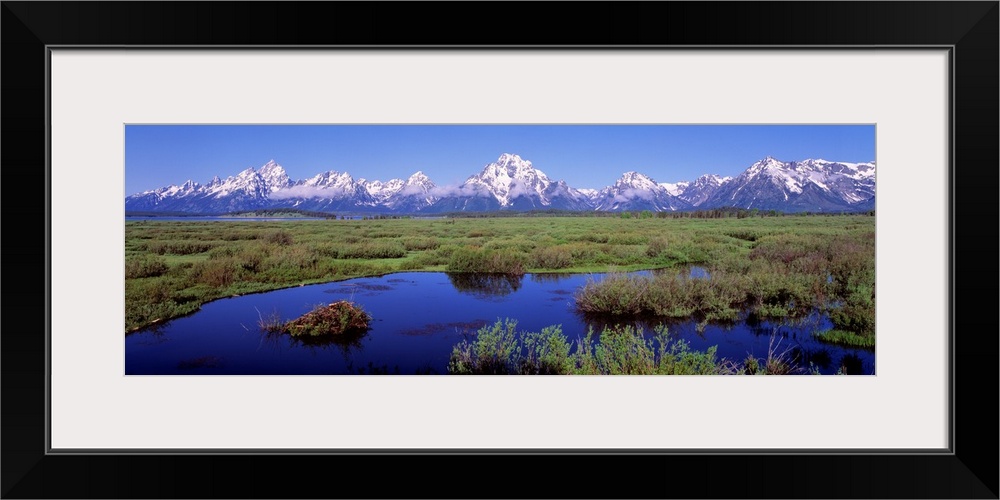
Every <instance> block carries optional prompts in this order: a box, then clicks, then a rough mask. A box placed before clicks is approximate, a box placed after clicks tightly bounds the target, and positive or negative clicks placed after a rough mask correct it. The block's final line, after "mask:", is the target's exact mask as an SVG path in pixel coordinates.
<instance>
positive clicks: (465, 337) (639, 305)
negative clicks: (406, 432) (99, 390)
mask: <svg viewBox="0 0 1000 500" xmlns="http://www.w3.org/2000/svg"><path fill="white" fill-rule="evenodd" d="M278 215H279V216H278V217H274V218H267V219H264V220H261V219H258V218H242V219H233V218H218V219H213V218H210V217H204V218H198V219H191V220H184V218H176V219H170V220H158V218H155V217H154V218H126V221H125V225H124V232H125V263H124V264H125V269H124V271H125V283H124V284H125V318H124V335H125V360H126V367H125V368H126V374H130V375H140V374H141V375H151V374H199V375H205V374H261V375H263V374H400V375H413V374H442V375H443V374H584V375H597V374H682V375H683V374H689V375H696V374H697V375H735V374H747V375H749V374H802V375H808V374H863V375H872V374H874V373H875V345H876V342H875V339H876V336H875V216H874V212H867V213H857V214H823V215H815V214H813V215H809V214H795V215H793V214H781V213H777V212H773V211H772V212H770V213H768V212H763V211H760V212H758V211H743V210H714V211H700V212H687V213H668V212H649V211H636V212H627V211H626V212H621V213H593V212H590V213H588V212H581V213H564V214H545V213H541V214H532V213H523V214H514V215H509V216H502V217H501V216H460V217H450V216H443V217H437V218H426V219H423V218H410V217H378V216H372V217H360V218H339V219H338V218H330V219H309V218H301V217H300V218H298V219H287V220H286V219H282V218H280V214H278Z"/></svg>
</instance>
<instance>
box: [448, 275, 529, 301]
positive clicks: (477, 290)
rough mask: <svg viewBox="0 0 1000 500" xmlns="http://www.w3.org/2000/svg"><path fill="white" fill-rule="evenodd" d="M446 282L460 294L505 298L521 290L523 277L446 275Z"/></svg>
mask: <svg viewBox="0 0 1000 500" xmlns="http://www.w3.org/2000/svg"><path fill="white" fill-rule="evenodd" d="M446 274H447V275H448V281H450V282H451V285H452V286H454V287H455V290H458V291H459V292H461V293H466V294H469V295H472V296H474V297H477V298H481V299H491V298H498V297H505V296H507V295H510V294H512V293H514V292H516V291H518V290H520V288H521V280H523V279H524V276H518V275H513V274H491V273H446Z"/></svg>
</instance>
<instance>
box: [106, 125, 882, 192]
mask: <svg viewBox="0 0 1000 500" xmlns="http://www.w3.org/2000/svg"><path fill="white" fill-rule="evenodd" d="M502 153H513V154H517V155H519V156H521V158H523V159H525V160H528V161H530V162H532V164H533V165H534V167H535V168H536V169H538V170H541V171H542V172H545V174H546V175H548V176H549V178H550V179H553V180H558V179H563V180H565V181H566V182H567V183H568V184H569V185H570V186H573V187H576V188H597V189H599V188H602V187H604V186H608V185H610V184H613V183H614V181H615V180H616V179H618V178H619V177H620V176H621V174H622V173H624V172H627V171H630V170H635V171H638V172H641V173H644V174H646V175H648V176H650V177H652V178H653V179H655V180H656V181H658V182H677V181H683V180H692V179H694V178H696V177H698V176H699V175H703V174H719V175H722V176H727V175H731V176H735V175H738V174H739V173H740V172H742V171H743V170H746V168H747V167H749V166H750V165H751V164H753V163H754V162H755V161H757V160H760V159H761V158H764V157H765V156H773V157H775V158H777V159H779V160H782V161H798V160H804V159H807V158H822V159H826V160H836V161H845V162H865V161H873V160H875V126H874V125H127V126H126V127H125V194H126V195H129V194H134V193H137V192H141V191H146V190H149V189H156V188H159V187H163V186H168V185H171V184H181V183H183V182H184V181H186V180H188V179H190V180H193V181H195V182H199V183H202V184H204V183H206V182H208V181H209V180H210V179H211V178H212V177H213V176H215V175H218V176H219V177H221V178H223V179H225V178H226V177H228V176H230V175H236V174H238V173H239V172H240V171H242V170H245V169H246V168H248V167H255V168H256V167H259V166H261V165H263V164H265V163H267V162H268V160H271V159H273V160H275V161H276V162H278V163H279V164H280V165H281V166H282V167H284V168H285V170H286V171H287V172H288V176H289V177H290V178H292V179H293V180H297V179H304V178H308V177H312V176H313V175H315V174H318V173H320V172H325V171H328V170H336V171H338V172H345V171H346V172H348V173H350V174H351V175H352V176H353V177H354V178H355V179H358V178H362V177H363V178H366V179H369V180H372V179H379V180H382V181H386V180H389V179H391V178H401V179H405V178H407V177H409V176H410V174H412V173H414V172H416V171H418V170H421V171H423V172H424V173H425V174H426V175H427V176H428V177H430V178H431V180H432V181H434V183H435V184H437V185H439V186H456V185H459V184H461V183H462V182H464V181H465V179H466V178H468V177H469V176H470V175H473V174H476V173H478V172H479V171H480V170H481V169H482V168H483V166H485V165H486V164H488V163H490V162H492V161H495V160H496V159H497V157H499V156H500V155H501V154H502Z"/></svg>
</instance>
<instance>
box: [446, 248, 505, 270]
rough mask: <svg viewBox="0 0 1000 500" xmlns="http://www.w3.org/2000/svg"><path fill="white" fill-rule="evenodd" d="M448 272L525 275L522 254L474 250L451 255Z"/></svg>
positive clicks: (466, 249)
mask: <svg viewBox="0 0 1000 500" xmlns="http://www.w3.org/2000/svg"><path fill="white" fill-rule="evenodd" d="M448 270H449V271H453V272H463V273H494V274H515V275H520V274H524V259H523V258H522V257H521V254H515V253H513V252H501V251H497V250H485V249H474V248H459V249H456V250H455V251H454V252H453V253H452V254H451V259H450V260H449V261H448Z"/></svg>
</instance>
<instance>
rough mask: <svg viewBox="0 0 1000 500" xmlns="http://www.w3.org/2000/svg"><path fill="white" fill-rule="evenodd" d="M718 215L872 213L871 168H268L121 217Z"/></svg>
mask: <svg viewBox="0 0 1000 500" xmlns="http://www.w3.org/2000/svg"><path fill="white" fill-rule="evenodd" d="M720 207H738V208H747V209H752V208H758V209H762V210H779V211H785V212H801V211H817V212H824V211H845V210H846V211H864V210H871V209H873V208H874V207H875V163H874V162H869V163H848V162H835V161H827V160H822V159H809V160H802V161H791V162H783V161H779V160H776V159H774V158H772V157H770V156H769V157H766V158H764V159H763V160H760V161H758V162H756V163H754V164H753V165H751V166H750V167H749V168H747V169H746V170H745V171H744V172H743V173H742V174H740V175H738V176H736V177H720V176H718V175H703V176H701V177H698V178H697V179H694V180H692V181H681V182H675V183H666V182H657V181H656V180H654V179H653V178H651V177H649V176H648V175H645V174H642V173H639V172H636V171H630V172H625V173H624V174H622V176H621V178H619V179H618V180H617V181H615V183H614V184H612V185H611V186H607V187H605V188H603V189H577V188H573V187H570V186H569V185H568V184H566V182H565V181H563V180H558V181H553V180H552V179H550V178H549V177H548V176H546V175H545V173H544V172H542V171H541V170H538V169H536V168H535V167H534V166H533V165H532V163H531V162H530V161H528V160H524V159H522V158H521V157H520V156H518V155H516V154H510V153H504V154H502V155H500V157H499V158H498V159H497V160H496V161H495V162H492V163H490V164H488V165H486V166H484V167H483V168H482V170H481V171H480V172H479V173H478V174H475V175H473V176H471V177H469V178H468V179H466V181H465V182H464V183H463V184H461V185H460V186H456V187H440V186H437V185H436V184H434V182H432V181H431V180H430V178H428V177H427V176H426V175H424V173H423V172H419V171H418V172H416V173H414V174H413V175H411V176H410V177H409V178H408V179H405V180H403V179H390V180H388V181H385V182H383V181H380V180H367V179H364V178H359V179H354V178H353V177H352V176H351V175H350V174H348V173H347V172H339V171H334V170H331V171H328V172H323V173H320V174H316V175H315V176H313V177H310V178H308V179H303V180H296V181H293V180H291V179H289V177H288V175H287V174H286V173H285V169H284V168H282V167H281V165H278V164H277V163H275V162H274V160H271V161H269V162H267V163H266V164H264V165H263V166H261V167H259V168H253V167H250V168H247V169H246V170H244V171H242V172H240V173H239V174H237V175H235V176H230V177H227V178H226V179H224V180H223V179H220V178H219V177H218V176H216V177H214V178H213V179H212V180H211V181H209V183H208V184H204V185H201V184H198V183H197V182H193V181H190V180H189V181H187V182H185V183H183V184H181V185H175V186H167V187H163V188H159V189H155V190H151V191H145V192H142V193H137V194H133V195H131V196H127V197H126V198H125V210H126V211H127V212H189V213H222V212H230V211H239V210H252V209H263V208H272V209H273V208H297V209H302V210H314V211H326V212H344V211H347V212H395V213H441V212H454V211H493V210H533V209H547V208H549V209H562V210H607V211H621V210H653V211H675V210H692V209H711V208H720Z"/></svg>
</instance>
